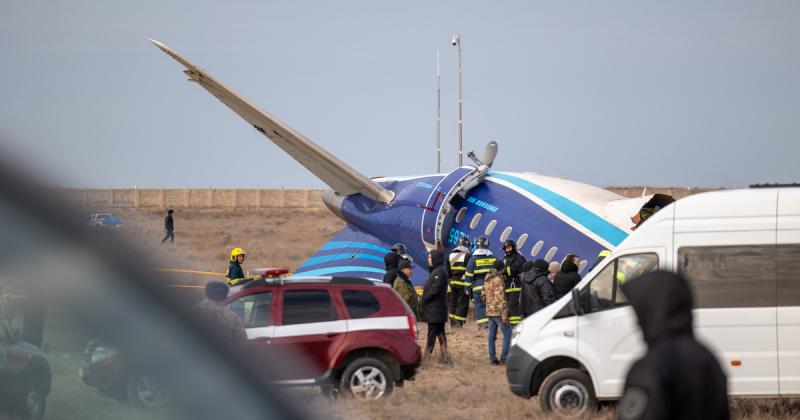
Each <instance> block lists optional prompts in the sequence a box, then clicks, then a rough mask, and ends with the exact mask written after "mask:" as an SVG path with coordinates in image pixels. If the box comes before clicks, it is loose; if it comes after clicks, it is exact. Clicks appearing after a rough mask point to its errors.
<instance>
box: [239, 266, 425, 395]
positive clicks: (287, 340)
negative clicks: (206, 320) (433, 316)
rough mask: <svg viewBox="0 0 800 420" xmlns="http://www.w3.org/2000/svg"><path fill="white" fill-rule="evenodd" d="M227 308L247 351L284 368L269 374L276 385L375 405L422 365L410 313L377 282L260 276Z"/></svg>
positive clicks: (398, 297)
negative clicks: (316, 389) (241, 327)
mask: <svg viewBox="0 0 800 420" xmlns="http://www.w3.org/2000/svg"><path fill="white" fill-rule="evenodd" d="M227 304H228V307H229V308H230V309H231V310H233V311H234V312H235V313H237V314H238V315H239V316H240V317H241V318H242V320H243V321H244V324H245V327H246V328H247V337H248V341H247V342H246V344H245V353H246V354H247V355H248V356H249V357H251V358H252V359H253V360H254V361H255V362H256V363H258V362H259V361H260V360H265V361H266V360H269V361H270V365H271V366H275V365H278V366H282V367H283V368H282V369H280V370H279V371H278V372H271V373H272V374H273V375H276V376H277V377H276V378H275V382H276V383H277V384H281V385H298V386H310V385H317V386H321V387H322V389H323V390H324V391H327V392H330V393H332V394H338V393H339V392H341V393H343V394H345V395H353V396H354V397H355V398H357V399H360V400H377V399H379V398H381V397H383V396H384V395H388V394H389V393H391V392H392V390H393V389H394V386H395V385H397V386H402V385H403V381H404V380H406V379H413V377H414V375H415V374H416V371H417V368H418V367H419V365H420V360H421V352H420V347H419V344H417V339H416V320H415V319H414V315H413V313H412V312H411V310H410V309H409V307H408V305H406V303H405V302H403V300H402V299H401V298H400V296H399V295H397V293H396V292H395V291H394V290H393V289H392V288H390V287H388V285H385V284H383V283H377V282H374V281H371V280H367V279H361V278H348V277H294V278H282V279H260V280H253V281H251V282H249V283H247V284H246V285H245V286H244V287H242V288H241V289H239V290H237V291H235V292H233V293H232V294H231V296H229V298H228V300H227ZM276 360H279V361H280V362H279V363H277V364H276V363H275V361H276Z"/></svg>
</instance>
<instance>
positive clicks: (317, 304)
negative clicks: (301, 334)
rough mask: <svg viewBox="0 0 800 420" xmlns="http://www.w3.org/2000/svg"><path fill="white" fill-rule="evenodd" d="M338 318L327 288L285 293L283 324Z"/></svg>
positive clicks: (334, 319)
mask: <svg viewBox="0 0 800 420" xmlns="http://www.w3.org/2000/svg"><path fill="white" fill-rule="evenodd" d="M338 319H339V315H337V314H336V307H335V306H334V305H333V301H331V295H330V294H328V292H327V291H325V290H287V291H285V292H284V293H283V325H294V324H307V323H311V322H326V321H336V320H338Z"/></svg>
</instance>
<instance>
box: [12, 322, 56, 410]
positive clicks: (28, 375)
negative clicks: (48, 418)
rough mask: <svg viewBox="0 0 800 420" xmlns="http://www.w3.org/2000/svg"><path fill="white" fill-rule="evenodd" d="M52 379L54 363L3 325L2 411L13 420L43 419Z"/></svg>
mask: <svg viewBox="0 0 800 420" xmlns="http://www.w3.org/2000/svg"><path fill="white" fill-rule="evenodd" d="M51 378H52V375H51V372H50V363H49V362H48V360H47V356H45V354H44V353H43V352H42V350H41V349H39V348H38V347H36V346H34V345H33V344H30V343H26V342H24V341H21V340H20V339H19V338H18V334H15V333H14V332H12V330H11V328H10V327H9V326H8V324H7V323H6V322H5V321H0V409H2V410H3V411H5V412H7V413H9V414H11V415H12V416H13V417H12V418H21V419H31V420H39V419H41V418H42V417H44V409H45V405H46V401H47V395H48V394H49V393H50V384H51Z"/></svg>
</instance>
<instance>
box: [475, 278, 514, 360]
mask: <svg viewBox="0 0 800 420" xmlns="http://www.w3.org/2000/svg"><path fill="white" fill-rule="evenodd" d="M481 297H482V298H483V301H484V302H485V303H486V317H487V318H488V319H489V337H488V340H489V342H488V349H489V361H490V362H491V363H492V364H493V365H499V364H501V363H505V361H506V357H508V348H509V346H510V344H511V325H510V323H509V320H508V302H507V301H506V293H505V285H504V283H503V275H502V274H501V273H499V272H498V271H497V270H495V269H492V270H491V271H489V274H488V275H487V276H486V280H485V281H484V283H483V290H481ZM498 328H499V329H500V330H501V331H502V332H503V349H502V351H501V353H500V360H497V354H496V349H495V345H494V344H495V341H496V339H497V329H498Z"/></svg>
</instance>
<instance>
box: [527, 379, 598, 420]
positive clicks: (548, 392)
mask: <svg viewBox="0 0 800 420" xmlns="http://www.w3.org/2000/svg"><path fill="white" fill-rule="evenodd" d="M539 404H540V405H541V407H542V410H544V411H545V412H547V411H552V412H554V413H555V414H556V415H558V416H559V417H578V416H582V415H584V414H586V413H589V412H591V411H594V410H596V409H597V398H596V397H595V395H594V388H592V381H591V379H589V375H587V374H585V373H583V372H582V371H580V370H578V369H573V368H565V369H559V370H557V371H555V372H553V373H551V374H550V375H548V376H547V378H545V380H544V382H543V383H542V388H541V390H540V391H539Z"/></svg>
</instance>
